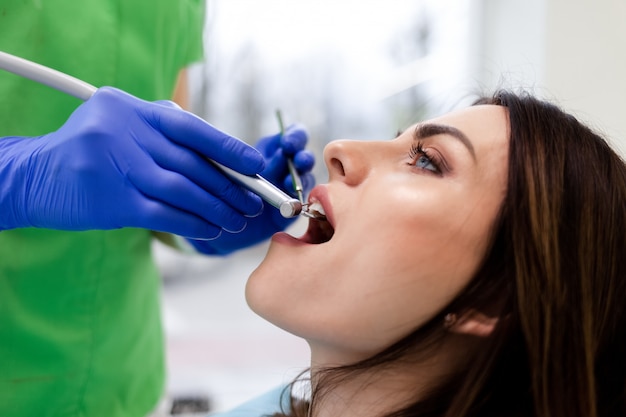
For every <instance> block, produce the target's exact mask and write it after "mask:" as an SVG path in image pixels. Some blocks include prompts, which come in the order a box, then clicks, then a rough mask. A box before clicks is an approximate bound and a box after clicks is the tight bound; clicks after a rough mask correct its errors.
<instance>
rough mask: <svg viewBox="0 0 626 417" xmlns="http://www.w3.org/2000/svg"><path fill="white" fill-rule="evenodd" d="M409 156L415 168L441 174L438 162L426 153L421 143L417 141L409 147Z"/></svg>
mask: <svg viewBox="0 0 626 417" xmlns="http://www.w3.org/2000/svg"><path fill="white" fill-rule="evenodd" d="M409 157H410V158H411V160H412V164H413V165H414V166H415V167H416V168H419V169H424V170H426V171H431V172H433V173H435V174H441V169H440V168H439V162H438V161H437V159H436V158H435V157H434V156H430V155H429V154H428V151H427V150H425V149H424V148H423V147H422V144H421V143H417V144H416V145H414V146H412V147H411V150H410V151H409Z"/></svg>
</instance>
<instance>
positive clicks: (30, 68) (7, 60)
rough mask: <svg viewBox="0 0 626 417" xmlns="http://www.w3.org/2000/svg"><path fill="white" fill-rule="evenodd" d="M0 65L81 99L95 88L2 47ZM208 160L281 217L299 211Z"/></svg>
mask: <svg viewBox="0 0 626 417" xmlns="http://www.w3.org/2000/svg"><path fill="white" fill-rule="evenodd" d="M0 69H4V70H6V71H9V72H12V73H14V74H16V75H19V76H21V77H24V78H28V79H30V80H33V81H36V82H38V83H41V84H44V85H47V86H49V87H52V88H55V89H57V90H59V91H62V92H64V93H66V94H69V95H71V96H74V97H76V98H78V99H80V100H83V101H86V100H89V98H90V97H91V96H92V95H93V94H94V93H95V92H96V90H97V88H96V87H94V86H93V85H91V84H89V83H86V82H85V81H82V80H79V79H78V78H75V77H72V76H70V75H67V74H65V73H62V72H60V71H57V70H54V69H52V68H49V67H46V66H44V65H40V64H37V63H35V62H32V61H29V60H27V59H24V58H20V57H16V56H14V55H11V54H8V53H6V52H2V51H0ZM211 162H212V163H213V164H214V165H215V166H216V167H217V168H219V169H220V170H221V171H222V172H223V173H224V174H226V175H228V176H229V177H230V178H232V179H233V180H235V181H237V182H238V183H239V184H241V185H242V186H244V187H245V188H247V189H248V190H250V191H252V192H253V193H255V194H257V195H258V196H260V197H261V198H263V200H265V201H266V202H268V203H269V204H271V205H272V206H274V207H276V208H277V209H278V210H279V211H280V214H281V215H282V216H283V217H286V218H290V217H295V216H297V215H298V214H300V213H301V212H302V203H301V202H300V201H298V200H297V199H296V198H293V197H290V196H289V195H287V194H285V193H284V192H282V191H281V190H280V189H279V188H278V187H276V186H274V184H272V183H271V182H269V181H268V180H266V179H265V178H263V177H262V176H260V175H258V174H257V175H255V176H249V175H243V174H241V173H239V172H237V171H234V170H232V169H230V168H228V167H225V166H224V165H222V164H220V163H217V162H215V161H211Z"/></svg>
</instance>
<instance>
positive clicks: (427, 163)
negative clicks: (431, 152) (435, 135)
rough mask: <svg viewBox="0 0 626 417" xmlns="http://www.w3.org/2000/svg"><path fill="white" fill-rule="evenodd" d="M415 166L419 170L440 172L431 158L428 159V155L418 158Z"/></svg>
mask: <svg viewBox="0 0 626 417" xmlns="http://www.w3.org/2000/svg"><path fill="white" fill-rule="evenodd" d="M415 166H416V167H418V168H422V169H427V170H429V171H433V172H438V171H439V170H438V169H437V167H436V166H435V164H433V161H431V160H430V158H429V157H427V156H426V155H420V157H419V158H417V161H415Z"/></svg>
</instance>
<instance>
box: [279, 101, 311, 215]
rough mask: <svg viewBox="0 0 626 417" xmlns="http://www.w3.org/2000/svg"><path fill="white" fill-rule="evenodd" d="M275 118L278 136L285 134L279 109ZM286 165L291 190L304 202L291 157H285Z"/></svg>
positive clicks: (300, 182) (300, 180)
mask: <svg viewBox="0 0 626 417" xmlns="http://www.w3.org/2000/svg"><path fill="white" fill-rule="evenodd" d="M276 118H277V119H278V126H279V127H280V136H281V137H282V136H284V135H285V124H284V123H283V115H282V113H281V111H280V110H276ZM287 166H288V167H289V174H291V181H292V183H293V190H294V191H295V192H296V194H298V200H300V202H301V203H302V204H304V189H303V188H302V179H301V178H300V175H299V174H298V171H297V170H296V167H295V165H294V164H293V159H292V158H287Z"/></svg>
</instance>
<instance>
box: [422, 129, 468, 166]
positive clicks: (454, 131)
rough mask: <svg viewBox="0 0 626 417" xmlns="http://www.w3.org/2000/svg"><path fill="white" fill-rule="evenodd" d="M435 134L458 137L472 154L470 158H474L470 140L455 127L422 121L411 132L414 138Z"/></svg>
mask: <svg viewBox="0 0 626 417" xmlns="http://www.w3.org/2000/svg"><path fill="white" fill-rule="evenodd" d="M436 135H449V136H452V137H453V138H456V139H458V140H459V141H460V142H461V143H462V144H463V145H465V147H466V148H467V150H468V151H469V153H470V154H471V155H472V158H474V160H476V151H474V145H472V142H470V140H469V139H468V138H467V136H466V135H465V133H463V132H461V131H460V130H459V129H457V128H456V127H452V126H449V125H442V124H435V123H424V124H419V125H417V126H416V127H415V132H413V137H414V139H415V140H420V139H426V138H429V137H431V136H436Z"/></svg>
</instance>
